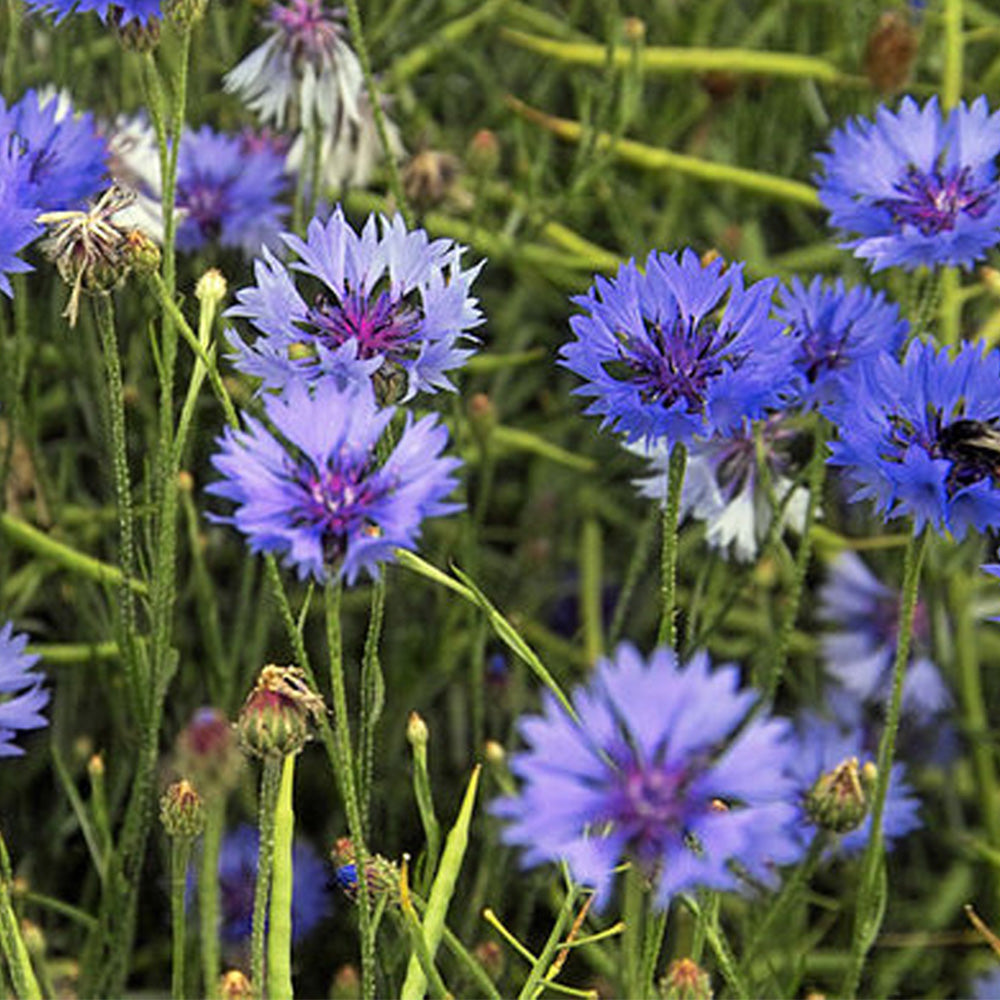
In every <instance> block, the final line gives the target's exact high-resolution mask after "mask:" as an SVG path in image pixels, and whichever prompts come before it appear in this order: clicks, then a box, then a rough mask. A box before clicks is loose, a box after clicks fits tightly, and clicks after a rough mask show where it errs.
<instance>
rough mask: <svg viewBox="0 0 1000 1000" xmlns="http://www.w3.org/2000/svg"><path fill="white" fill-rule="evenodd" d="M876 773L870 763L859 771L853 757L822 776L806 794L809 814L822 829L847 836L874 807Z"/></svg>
mask: <svg viewBox="0 0 1000 1000" xmlns="http://www.w3.org/2000/svg"><path fill="white" fill-rule="evenodd" d="M876 777H877V772H876V769H875V765H874V764H872V763H871V762H870V761H869V762H868V763H866V764H865V766H864V767H863V768H859V765H858V758H857V757H851V758H850V759H849V760H845V761H843V762H842V763H840V764H838V765H837V766H836V767H835V768H834V769H833V770H832V771H827V772H826V773H824V774H821V775H820V776H819V778H817V780H816V784H815V785H813V787H812V788H811V789H810V790H809V792H808V793H807V794H806V802H805V807H806V812H807V813H808V814H809V817H810V819H812V821H813V822H814V823H815V824H816V825H817V826H818V827H820V828H821V829H824V830H830V831H832V832H833V833H848V832H850V831H851V830H855V829H857V828H858V827H859V826H860V825H861V823H862V822H863V820H864V818H865V815H866V814H867V812H868V807H869V805H870V804H871V792H872V789H873V787H874V784H875V780H876Z"/></svg>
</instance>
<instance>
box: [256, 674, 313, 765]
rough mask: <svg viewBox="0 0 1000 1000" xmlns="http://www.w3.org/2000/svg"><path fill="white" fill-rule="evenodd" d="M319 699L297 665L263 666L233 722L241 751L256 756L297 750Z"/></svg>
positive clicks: (282, 754)
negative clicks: (236, 718)
mask: <svg viewBox="0 0 1000 1000" xmlns="http://www.w3.org/2000/svg"><path fill="white" fill-rule="evenodd" d="M324 710H325V709H324V705H323V699H322V698H321V697H320V696H319V695H318V694H317V693H316V692H315V691H313V690H312V688H310V687H309V682H308V680H307V679H306V675H305V674H304V673H303V672H302V671H301V670H300V669H299V668H298V667H278V666H275V665H273V664H271V665H269V666H266V667H264V669H263V670H261V672H260V675H259V676H258V678H257V683H256V685H254V689H253V690H252V691H251V692H250V694H249V695H248V696H247V700H246V701H245V702H244V703H243V708H242V710H241V711H240V717H239V719H238V720H237V721H236V732H237V734H238V735H239V739H240V745H241V746H242V747H243V749H244V751H245V752H247V753H250V754H255V755H256V756H258V757H267V756H270V755H276V756H279V757H284V756H285V755H286V754H290V753H297V752H298V751H299V750H301V749H302V747H303V746H304V745H305V743H306V741H307V740H308V739H309V737H310V729H311V726H310V722H311V720H312V719H314V718H316V717H317V716H318V715H320V714H322V712H323V711H324Z"/></svg>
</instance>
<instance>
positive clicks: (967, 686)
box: [948, 573, 1000, 888]
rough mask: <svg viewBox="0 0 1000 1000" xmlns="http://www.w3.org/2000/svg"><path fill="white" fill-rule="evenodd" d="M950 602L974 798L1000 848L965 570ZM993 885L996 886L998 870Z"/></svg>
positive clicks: (998, 803) (998, 795) (998, 793)
mask: <svg viewBox="0 0 1000 1000" xmlns="http://www.w3.org/2000/svg"><path fill="white" fill-rule="evenodd" d="M948 596H949V603H950V605H951V614H952V620H953V621H954V623H955V662H956V665H957V667H958V685H959V690H960V692H961V698H962V710H963V713H964V715H965V733H966V736H967V738H968V739H969V741H970V743H971V747H972V765H973V773H974V775H975V780H976V790H977V794H976V796H975V801H976V802H977V803H978V804H979V809H980V811H981V815H982V817H983V821H984V825H985V827H986V835H987V839H988V842H989V846H990V847H991V848H992V849H993V850H1000V787H998V782H997V771H996V762H995V758H994V749H993V746H992V740H991V738H990V720H989V718H988V717H987V714H986V708H985V706H986V704H987V702H986V699H985V698H984V696H983V683H982V670H981V665H980V662H979V656H978V649H977V645H976V628H975V619H974V617H973V616H974V614H975V611H974V607H973V586H972V581H971V580H970V579H969V577H968V575H967V574H965V573H956V574H955V575H954V576H953V577H952V579H951V581H950V584H949V594H948ZM991 871H992V873H993V876H994V887H995V888H996V887H997V877H996V871H995V869H992V868H991Z"/></svg>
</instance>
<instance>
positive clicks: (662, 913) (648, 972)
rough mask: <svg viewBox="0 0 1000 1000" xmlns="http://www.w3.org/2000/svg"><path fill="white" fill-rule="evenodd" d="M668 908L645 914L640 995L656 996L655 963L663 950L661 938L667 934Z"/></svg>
mask: <svg viewBox="0 0 1000 1000" xmlns="http://www.w3.org/2000/svg"><path fill="white" fill-rule="evenodd" d="M669 913H670V911H669V910H668V909H663V910H659V911H657V912H656V913H652V914H647V915H646V933H645V940H644V942H643V947H642V967H641V971H640V973H639V983H640V988H641V990H642V996H644V997H653V996H656V989H655V979H656V965H657V962H658V961H659V959H660V952H661V951H662V950H663V939H664V938H665V937H666V934H667V917H668V915H669Z"/></svg>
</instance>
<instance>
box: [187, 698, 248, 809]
mask: <svg viewBox="0 0 1000 1000" xmlns="http://www.w3.org/2000/svg"><path fill="white" fill-rule="evenodd" d="M242 765H243V758H242V756H241V754H240V750H239V747H238V746H237V745H236V736H235V734H234V733H233V727H232V726H231V725H230V724H229V720H228V719H227V718H226V716H225V713H223V712H220V711H219V710H218V709H217V708H199V709H198V710H197V711H196V712H195V713H194V715H193V716H192V717H191V721H190V722H189V723H188V724H187V725H186V726H185V727H184V729H182V730H181V732H180V735H179V736H178V737H177V747H176V751H175V761H174V766H175V768H176V769H177V772H178V773H179V774H188V775H190V776H191V777H192V778H193V780H194V782H195V784H196V785H197V786H198V787H199V788H201V789H204V791H205V793H206V794H208V795H217V794H220V793H225V792H226V791H228V790H229V789H230V788H233V787H234V786H235V785H236V782H237V780H238V779H239V774H240V769H241V768H242Z"/></svg>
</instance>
